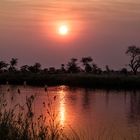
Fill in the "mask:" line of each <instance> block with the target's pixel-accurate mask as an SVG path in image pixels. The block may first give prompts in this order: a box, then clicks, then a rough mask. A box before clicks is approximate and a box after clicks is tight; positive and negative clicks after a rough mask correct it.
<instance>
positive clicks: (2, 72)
mask: <svg viewBox="0 0 140 140" xmlns="http://www.w3.org/2000/svg"><path fill="white" fill-rule="evenodd" d="M126 54H127V55H128V56H129V58H130V60H129V61H128V65H127V66H128V68H129V69H127V68H126V67H124V68H122V69H120V70H113V69H111V68H110V67H109V66H108V65H106V66H105V69H104V70H103V69H101V68H99V67H98V65H97V64H96V63H95V62H94V60H93V58H92V57H90V56H87V57H82V58H81V59H80V60H78V59H77V58H71V59H70V60H69V61H68V62H67V63H66V64H61V65H60V68H58V69H56V68H55V67H49V68H42V66H41V64H40V63H38V62H36V63H34V64H33V65H23V66H21V67H20V68H19V67H18V59H17V58H12V59H11V60H10V61H9V63H7V62H5V61H0V84H4V83H7V82H8V83H10V84H22V83H23V82H24V81H27V83H28V84H31V85H43V84H49V85H62V84H66V85H71V86H82V87H83V86H86V87H87V86H88V87H99V88H102V87H103V88H104V87H105V88H106V87H107V88H121V87H124V88H140V76H139V70H140V48H139V47H137V46H129V47H128V48H127V50H126ZM136 75H137V76H136Z"/></svg>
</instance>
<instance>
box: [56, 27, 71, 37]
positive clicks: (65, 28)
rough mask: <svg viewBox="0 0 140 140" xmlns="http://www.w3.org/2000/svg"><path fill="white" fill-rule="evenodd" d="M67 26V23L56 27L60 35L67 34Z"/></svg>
mask: <svg viewBox="0 0 140 140" xmlns="http://www.w3.org/2000/svg"><path fill="white" fill-rule="evenodd" d="M68 31H69V29H68V26H67V25H61V26H60V27H59V28H58V33H59V34H60V35H67V34H68Z"/></svg>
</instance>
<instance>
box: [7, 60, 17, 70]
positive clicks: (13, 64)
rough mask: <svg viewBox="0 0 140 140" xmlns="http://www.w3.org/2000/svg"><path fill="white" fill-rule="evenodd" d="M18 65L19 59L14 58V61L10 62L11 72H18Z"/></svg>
mask: <svg viewBox="0 0 140 140" xmlns="http://www.w3.org/2000/svg"><path fill="white" fill-rule="evenodd" d="M17 63H18V59H17V58H12V59H11V60H10V67H9V71H16V66H17Z"/></svg>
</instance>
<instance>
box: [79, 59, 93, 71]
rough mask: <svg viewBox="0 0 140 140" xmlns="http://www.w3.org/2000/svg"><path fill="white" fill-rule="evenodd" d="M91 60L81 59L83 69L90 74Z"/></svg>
mask: <svg viewBox="0 0 140 140" xmlns="http://www.w3.org/2000/svg"><path fill="white" fill-rule="evenodd" d="M92 61H93V60H92V58H91V57H83V58H82V60H81V62H82V63H83V65H84V67H85V72H91V71H92V66H91V64H90V63H91V62H92Z"/></svg>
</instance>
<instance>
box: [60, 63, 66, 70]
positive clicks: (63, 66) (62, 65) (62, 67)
mask: <svg viewBox="0 0 140 140" xmlns="http://www.w3.org/2000/svg"><path fill="white" fill-rule="evenodd" d="M61 71H62V72H66V69H65V65H64V64H61Z"/></svg>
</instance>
